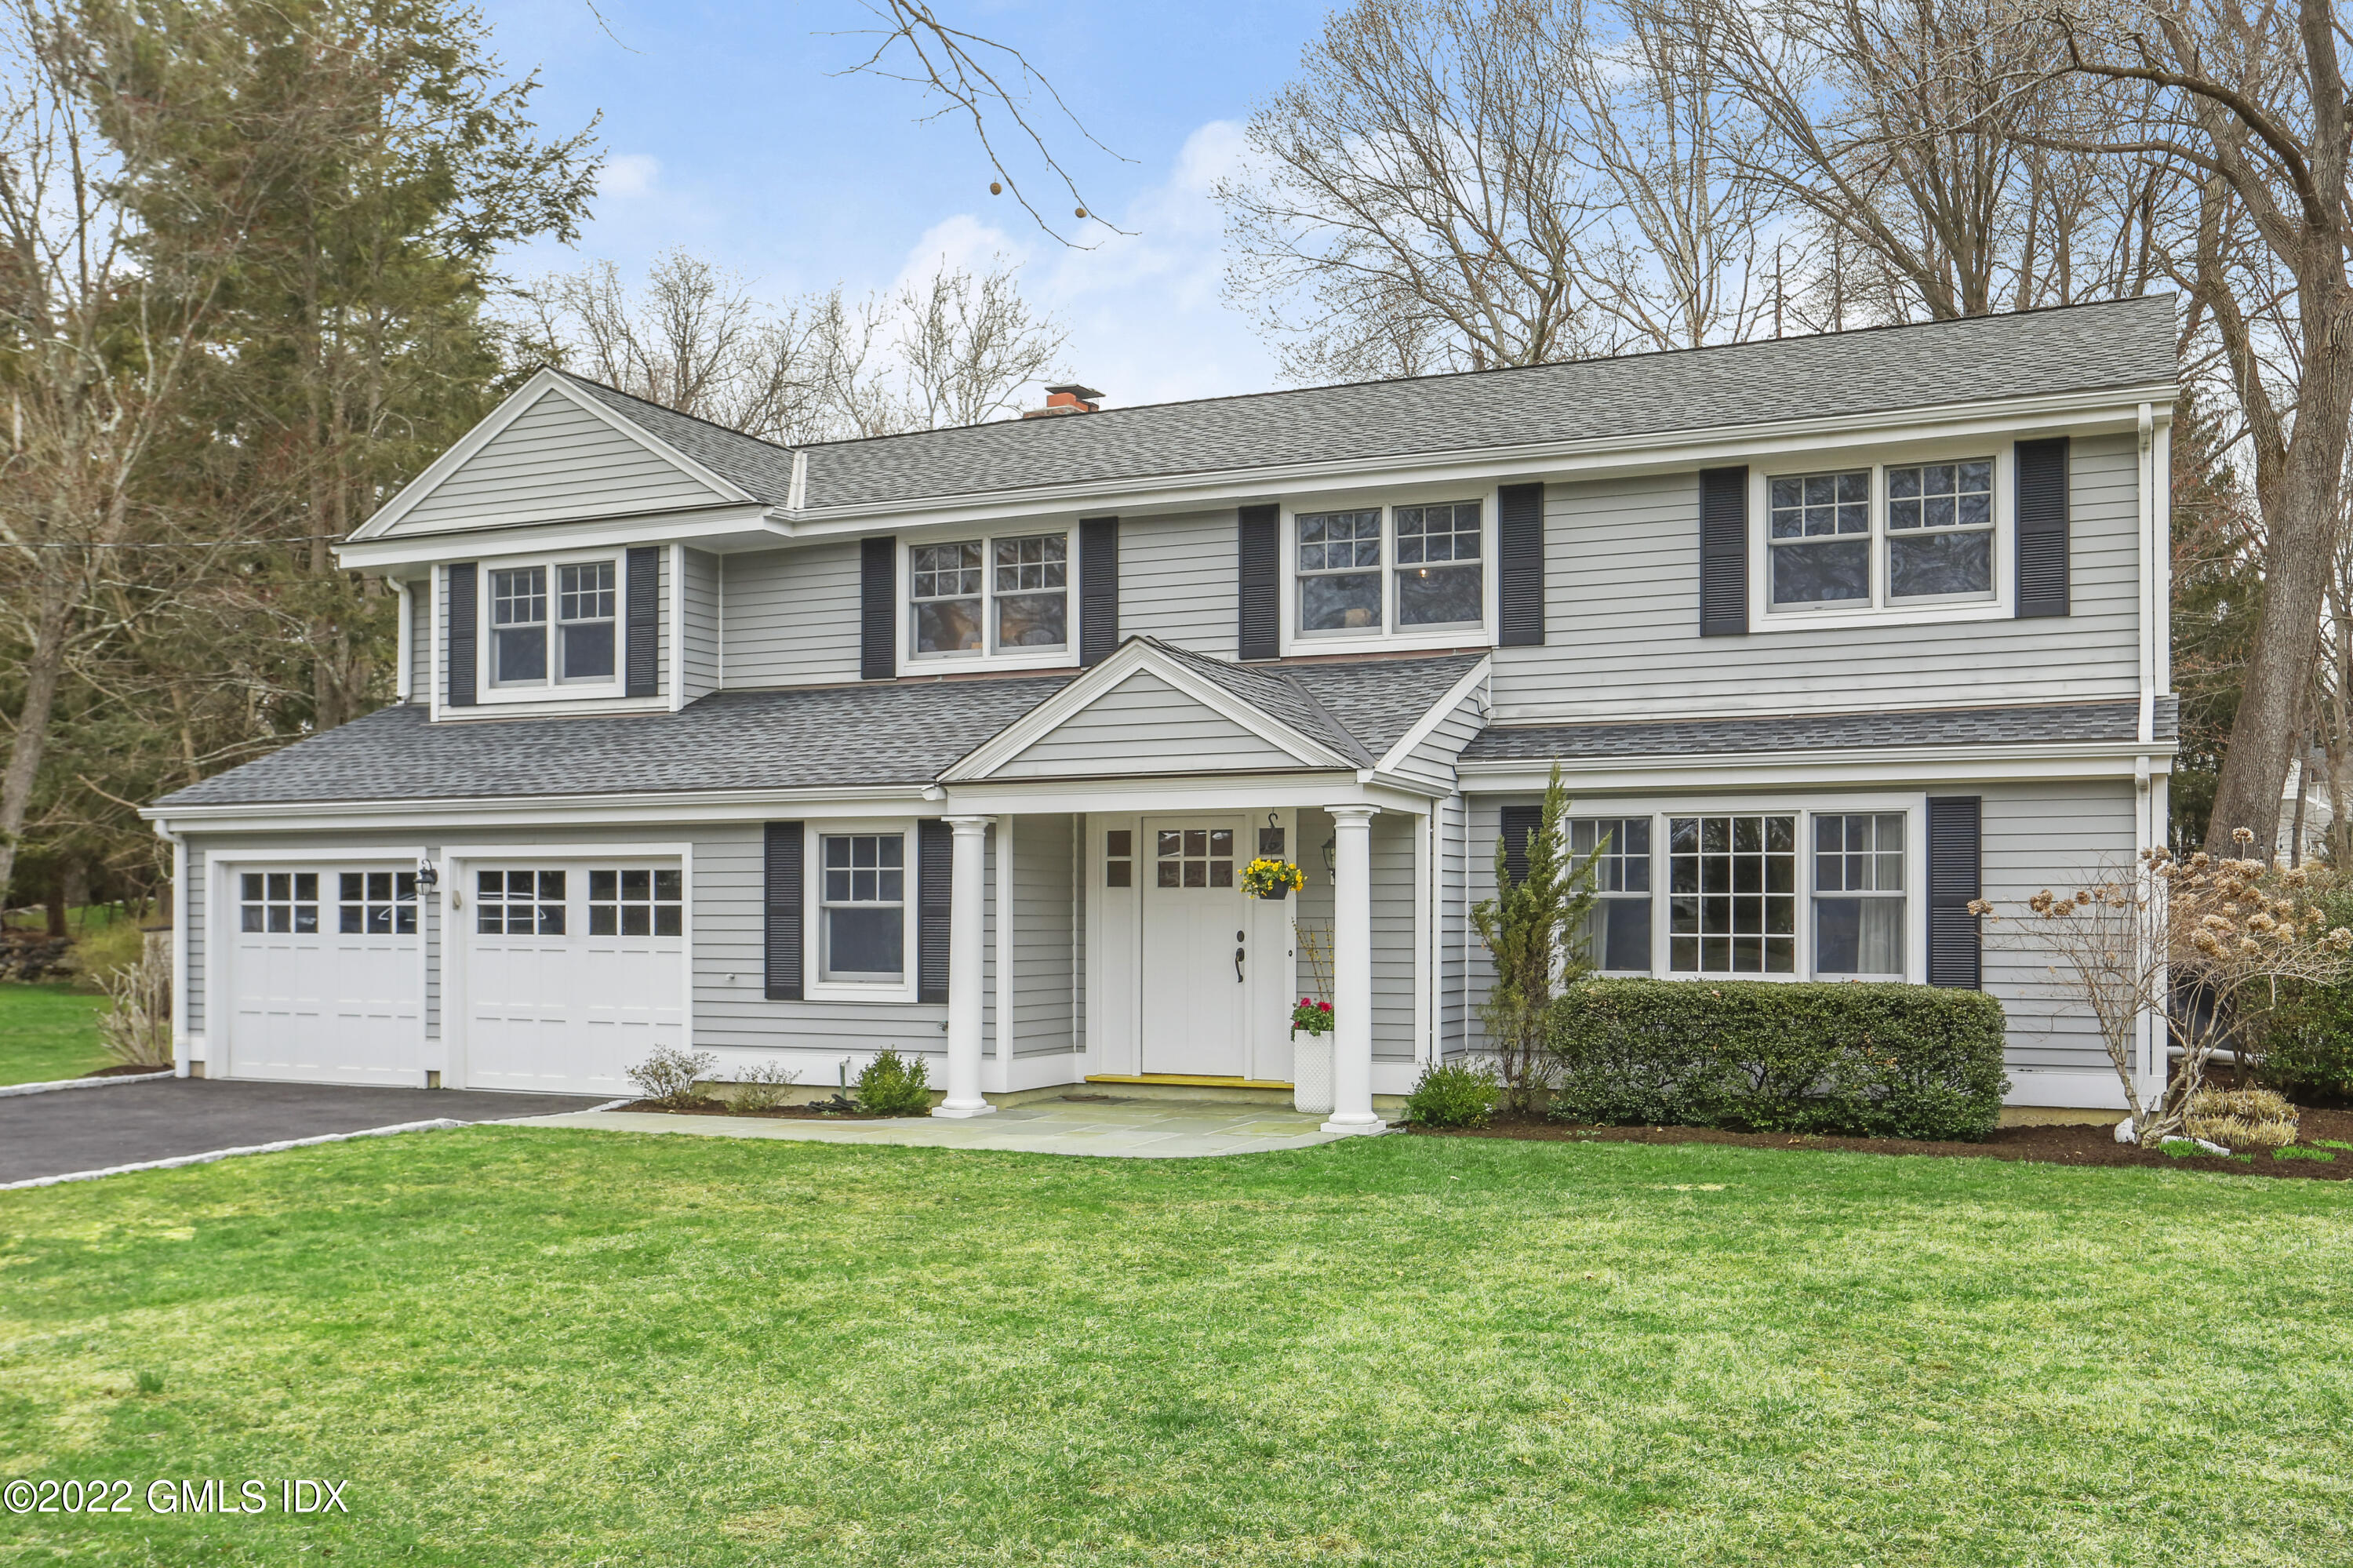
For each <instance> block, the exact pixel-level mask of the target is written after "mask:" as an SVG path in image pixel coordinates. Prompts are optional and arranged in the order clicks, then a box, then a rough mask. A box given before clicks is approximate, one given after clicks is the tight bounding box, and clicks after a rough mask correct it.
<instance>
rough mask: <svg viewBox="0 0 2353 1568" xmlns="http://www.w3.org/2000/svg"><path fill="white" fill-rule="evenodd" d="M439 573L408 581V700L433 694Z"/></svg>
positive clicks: (423, 698)
mask: <svg viewBox="0 0 2353 1568" xmlns="http://www.w3.org/2000/svg"><path fill="white" fill-rule="evenodd" d="M440 583H441V574H440V573H439V572H438V571H437V572H435V573H434V574H433V575H432V576H431V577H418V578H417V580H416V581H414V582H412V583H410V584H409V585H408V700H409V701H410V702H412V703H422V702H429V701H430V700H431V699H432V696H433V628H434V625H435V623H436V621H437V620H438V613H437V611H436V609H435V607H434V600H435V599H438V598H439V597H440Z"/></svg>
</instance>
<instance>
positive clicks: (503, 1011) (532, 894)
mask: <svg viewBox="0 0 2353 1568" xmlns="http://www.w3.org/2000/svg"><path fill="white" fill-rule="evenodd" d="M467 882H468V886H467V887H466V889H465V892H466V895H467V901H468V904H469V906H470V907H469V908H468V909H467V910H466V911H465V912H464V913H463V914H461V915H460V916H459V919H460V921H461V923H462V926H463V928H464V929H466V930H467V931H468V933H469V937H468V943H469V945H468V948H467V955H466V1084H467V1086H468V1087H470V1088H480V1089H542V1090H547V1091H551V1092H558V1093H572V1094H600V1095H601V1094H611V1095H625V1094H630V1093H633V1090H632V1089H631V1087H630V1085H629V1083H628V1069H629V1068H631V1067H633V1066H635V1065H638V1063H640V1062H642V1061H644V1060H645V1059H646V1057H647V1055H648V1054H650V1053H651V1052H652V1051H653V1049H654V1047H656V1046H657V1045H678V1044H683V1040H684V1023H685V994H684V985H685V947H686V944H685V922H686V907H685V887H684V882H683V877H682V875H681V870H680V867H679V866H678V864H677V863H675V862H671V863H642V862H641V863H636V864H630V863H597V862H595V861H567V862H560V863H558V862H550V863H517V864H512V865H500V866H496V867H491V866H485V865H476V866H473V867H470V868H469V871H468V875H467Z"/></svg>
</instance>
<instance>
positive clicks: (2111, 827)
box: [1952, 779, 2137, 1073]
mask: <svg viewBox="0 0 2353 1568" xmlns="http://www.w3.org/2000/svg"><path fill="white" fill-rule="evenodd" d="M1952 793H1954V794H1981V795H1982V796H1983V797H1984V800H1985V828H1984V832H1985V851H1984V855H1985V858H1984V873H1985V896H1986V897H1987V898H1988V899H1989V900H1990V901H1991V902H1992V903H1993V905H1994V906H1995V907H1996V909H1997V910H1999V911H2000V913H2002V914H2004V915H2007V916H2012V917H2011V918H2010V919H2006V920H2003V921H2001V922H2000V924H1998V925H1989V926H1988V927H1986V935H1985V980H1986V990H1987V991H1990V992H1992V993H1993V994H1994V995H1995V996H1997V997H1999V998H2000V1000H2001V1005H2002V1011H2003V1012H2005V1013H2007V1014H2008V1015H2009V1019H2010V1049H2009V1060H2010V1066H2011V1067H2013V1068H2019V1067H2025V1068H2037V1069H2042V1070H2045V1071H2051V1070H2057V1071H2063V1072H2078V1073H2107V1072H2112V1071H2114V1070H2115V1069H2114V1068H2113V1067H2112V1066H2111V1065H2109V1062H2108V1054H2107V1051H2106V1048H2105V1046H2103V1045H2102V1044H2101V1043H2100V1036H2099V1032H2098V1030H2097V1028H2096V1027H2095V1025H2094V1022H2093V1019H2092V1016H2091V1013H2090V1012H2089V1011H2088V1010H2087V1009H2085V1008H2084V1006H2083V1005H2082V1004H2081V1003H2078V1002H2074V1001H2070V1000H2069V999H2068V998H2067V997H2066V996H2065V995H2064V994H2063V992H2062V991H2060V990H2059V989H2058V987H2057V986H2056V985H2055V984H2054V982H2053V977H2052V972H2051V966H2052V962H2053V961H2054V957H2055V955H2053V954H2052V953H2051V952H2050V951H2049V950H2048V949H2047V948H2045V947H2043V946H2042V944H2041V943H2039V942H2038V941H2036V940H2035V932H2034V929H2033V927H2032V925H2031V916H2029V917H2028V919H2027V920H2025V921H2021V920H2020V919H2018V918H2016V916H2017V915H2018V914H2019V906H2020V905H2021V903H2023V902H2024V901H2025V900H2026V899H2028V898H2031V897H2032V896H2033V895H2035V893H2037V892H2038V891H2040V890H2041V889H2042V888H2045V887H2049V888H2052V889H2054V890H2055V889H2059V888H2063V887H2064V888H2072V887H2074V886H2077V885H2081V884H2083V883H2084V882H2087V881H2090V880H2093V879H2094V877H2096V876H2097V875H2098V874H2099V871H2100V868H2101V866H2102V865H2103V864H2122V863H2130V861H2131V860H2132V858H2133V855H2134V853H2135V851H2136V847H2137V846H2136V845H2135V844H2134V843H2133V786H2132V784H2131V782H2130V781H2129V780H2125V779H2116V780H2114V781H2110V782H2103V783H2080V782H2079V783H2065V782H2053V783H2048V784H2040V783H2038V784H1997V785H1990V786H1988V787H1986V788H1984V789H1975V788H1971V789H1960V788H1956V789H1954V790H1953V791H1952Z"/></svg>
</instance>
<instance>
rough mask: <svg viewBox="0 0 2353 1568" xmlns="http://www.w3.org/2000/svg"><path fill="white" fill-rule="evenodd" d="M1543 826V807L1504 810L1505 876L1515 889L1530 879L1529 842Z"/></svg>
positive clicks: (1505, 808)
mask: <svg viewBox="0 0 2353 1568" xmlns="http://www.w3.org/2000/svg"><path fill="white" fill-rule="evenodd" d="M1543 826H1544V808H1543V807H1542V806H1506V807H1504V876H1506V877H1507V878H1509V879H1510V880H1511V883H1512V885H1513V886H1514V887H1516V886H1518V885H1520V884H1521V883H1523V882H1525V881H1526V880H1527V879H1528V841H1529V840H1530V839H1533V838H1535V836H1536V830H1538V829H1539V828H1541V827H1543Z"/></svg>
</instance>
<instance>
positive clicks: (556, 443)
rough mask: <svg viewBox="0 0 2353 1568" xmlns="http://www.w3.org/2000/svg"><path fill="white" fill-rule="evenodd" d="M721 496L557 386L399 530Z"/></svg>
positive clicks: (605, 512)
mask: <svg viewBox="0 0 2353 1568" xmlns="http://www.w3.org/2000/svg"><path fill="white" fill-rule="evenodd" d="M724 499H726V497H724V496H723V495H722V494H721V493H719V492H718V491H715V490H713V489H712V488H711V487H710V486H709V485H706V484H704V483H703V482H701V481H700V480H697V479H695V478H693V477H692V476H691V475H690V474H688V473H687V472H686V471H684V470H682V469H681V468H679V467H678V466H677V465H676V464H674V463H671V462H669V461H665V460H664V459H662V458H660V457H657V456H656V455H655V454H654V453H653V452H651V451H649V450H647V449H646V448H645V447H644V446H642V445H640V444H639V443H638V442H637V441H636V440H632V439H630V438H629V437H628V436H625V435H623V434H622V433H620V432H619V431H618V430H616V429H613V428H612V427H611V426H610V425H607V423H605V421H604V420H602V419H600V418H597V417H596V416H595V415H593V414H591V413H589V412H587V411H586V409H584V408H580V407H579V406H578V405H577V404H575V403H574V402H573V401H572V400H571V399H570V398H568V397H565V396H564V395H563V394H561V393H558V392H553V391H551V392H547V393H543V394H542V395H541V397H540V399H539V401H537V402H536V403H533V405H532V406H531V407H530V408H527V409H525V410H524V411H523V412H522V414H520V415H518V416H517V417H516V418H515V419H514V421H513V422H512V424H510V425H508V426H507V428H506V429H503V430H501V431H500V432H499V433H498V434H497V435H496V436H494V437H492V438H491V440H490V441H489V442H487V443H486V444H485V445H484V446H483V447H482V450H480V451H478V452H476V453H475V454H474V455H473V456H472V457H471V458H470V459H469V460H468V461H466V462H465V463H463V464H462V465H460V466H459V469H458V471H456V472H454V473H452V474H450V475H449V476H448V478H447V479H445V480H443V481H442V482H441V483H440V484H439V485H438V486H437V487H435V489H434V490H433V491H432V493H429V494H427V495H426V496H425V497H424V498H423V499H421V500H420V501H418V502H417V504H416V506H415V507H413V508H412V509H411V510H410V512H409V513H408V514H407V515H406V516H405V517H403V518H402V519H401V520H400V521H399V522H398V523H397V524H395V525H394V527H393V530H392V532H393V533H394V534H396V535H407V534H423V533H430V532H432V531H433V530H435V529H437V528H451V527H460V526H463V525H465V524H472V523H487V522H499V523H549V522H555V521H558V520H561V519H564V518H570V517H594V516H609V515H612V514H617V513H629V512H659V511H662V510H664V509H666V508H670V507H681V506H704V505H709V504H710V503H713V502H717V501H722V500H724Z"/></svg>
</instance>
